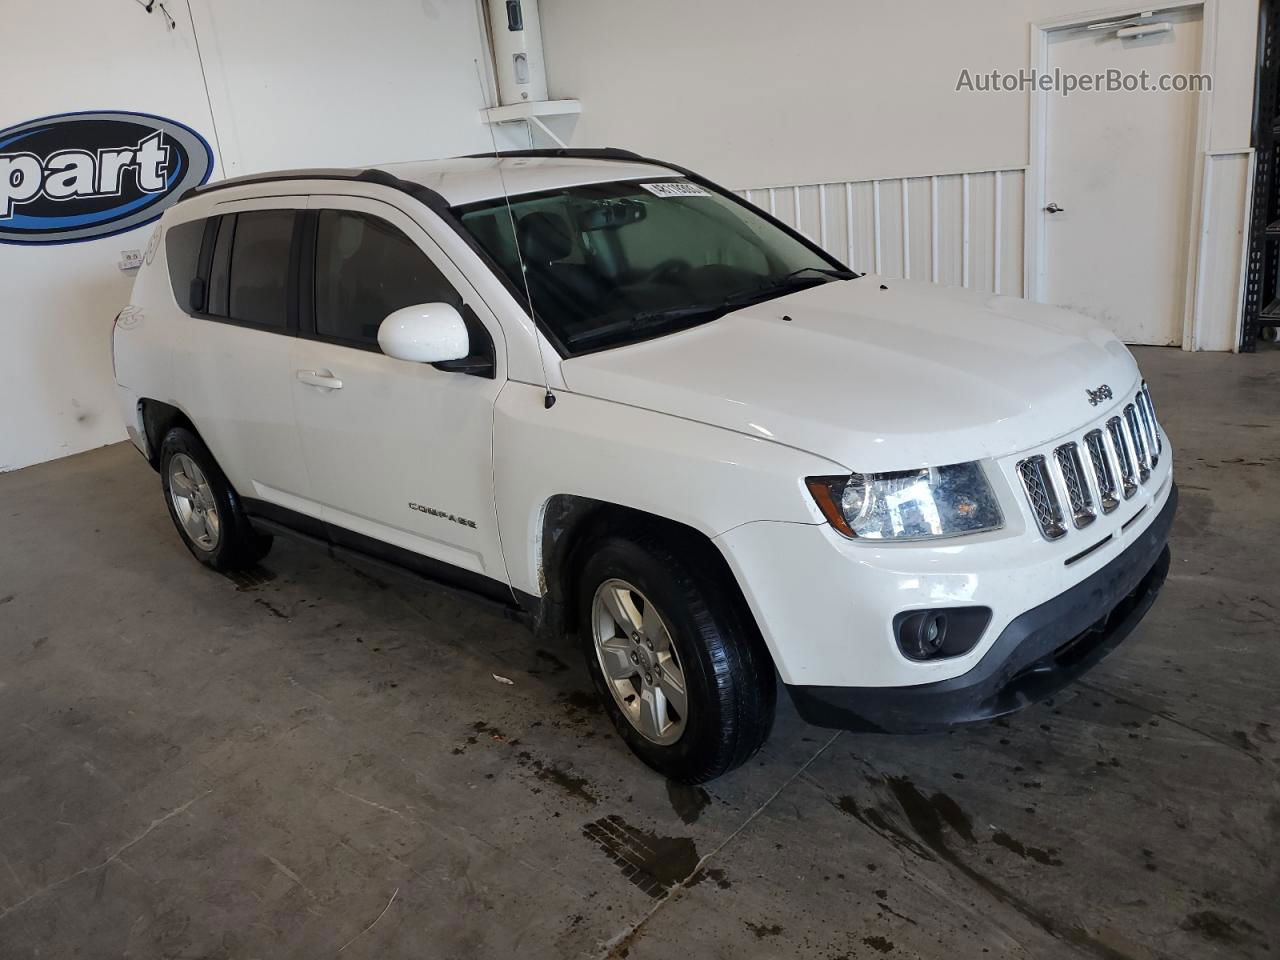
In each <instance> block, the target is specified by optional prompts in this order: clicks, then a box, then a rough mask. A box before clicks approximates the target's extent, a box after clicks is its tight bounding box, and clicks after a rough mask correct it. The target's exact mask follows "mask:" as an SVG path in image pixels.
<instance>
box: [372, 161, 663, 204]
mask: <svg viewBox="0 0 1280 960" xmlns="http://www.w3.org/2000/svg"><path fill="white" fill-rule="evenodd" d="M377 169H380V170H385V171H387V172H388V173H390V174H392V175H393V176H397V177H400V178H401V179H402V180H409V181H411V182H413V183H420V184H422V185H423V186H424V187H428V188H430V189H431V190H434V191H435V192H436V193H438V194H440V195H441V196H442V197H444V198H445V199H446V200H448V201H449V205H450V206H454V207H457V206H462V205H464V204H468V203H474V202H476V201H480V200H491V199H494V198H495V197H501V196H502V195H503V194H504V193H505V194H508V195H510V196H513V197H514V196H518V195H520V194H524V193H537V192H538V191H540V190H553V189H555V188H557V187H576V186H580V185H581V184H584V183H603V182H606V181H609V180H642V179H648V178H651V177H662V176H671V175H672V173H673V171H672V170H671V169H670V168H668V167H664V166H662V165H660V164H657V163H645V162H637V161H630V160H596V159H587V158H583V157H497V158H495V157H457V158H454V159H450V160H419V161H413V162H410V163H388V164H380V165H378V168H377Z"/></svg>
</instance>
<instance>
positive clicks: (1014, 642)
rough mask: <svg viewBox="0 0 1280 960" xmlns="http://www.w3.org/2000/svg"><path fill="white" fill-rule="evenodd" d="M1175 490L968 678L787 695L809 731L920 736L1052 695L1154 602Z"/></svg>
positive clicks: (791, 689) (1031, 613)
mask: <svg viewBox="0 0 1280 960" xmlns="http://www.w3.org/2000/svg"><path fill="white" fill-rule="evenodd" d="M1177 503H1178V489H1177V487H1176V486H1175V487H1173V488H1172V489H1171V490H1170V491H1169V499H1168V500H1167V501H1166V502H1165V505H1164V507H1163V508H1162V509H1161V511H1160V515H1159V516H1157V517H1156V518H1155V520H1153V521H1152V522H1151V524H1150V525H1149V526H1148V527H1147V528H1146V529H1145V530H1143V531H1142V532H1141V533H1140V534H1138V535H1137V537H1136V538H1135V539H1134V541H1133V542H1132V543H1130V544H1129V545H1128V546H1127V547H1126V548H1125V550H1124V552H1123V553H1121V554H1120V555H1119V556H1118V557H1116V558H1115V559H1114V560H1112V561H1111V562H1110V563H1108V564H1107V565H1106V566H1105V567H1103V568H1102V569H1101V570H1099V571H1097V572H1096V573H1094V574H1093V575H1091V576H1090V577H1088V578H1087V579H1085V580H1083V581H1081V582H1080V583H1078V584H1076V585H1075V586H1074V587H1072V588H1071V589H1070V590H1068V591H1066V592H1065V593H1062V594H1059V595H1058V596H1056V597H1054V598H1053V599H1052V600H1049V601H1047V602H1045V603H1042V604H1041V605H1040V606H1038V607H1035V608H1033V609H1031V610H1028V611H1027V612H1026V613H1024V614H1022V615H1021V616H1019V617H1017V618H1016V619H1014V620H1013V621H1011V622H1010V623H1009V625H1008V626H1007V627H1005V629H1004V630H1003V631H1002V632H1001V634H1000V636H999V637H997V638H996V641H995V643H993V644H992V645H991V649H990V650H988V651H987V652H986V654H985V655H984V656H983V658H982V659H981V660H980V661H978V663H977V664H976V665H975V666H974V667H973V668H972V669H971V670H969V671H968V672H967V673H963V674H961V675H960V676H958V677H951V678H949V679H947V680H939V681H937V682H935V683H925V684H919V685H916V686H910V687H816V686H790V685H789V686H788V687H787V691H788V693H790V694H791V699H792V700H793V701H794V702H795V705H796V709H797V710H798V711H799V713H800V715H801V716H802V717H803V718H804V719H805V720H806V721H807V722H809V723H812V724H815V725H816V726H821V727H837V728H840V729H844V730H862V731H879V732H883V733H927V732H931V731H937V730H941V729H945V728H946V727H950V726H953V725H955V724H959V723H971V722H974V721H978V720H987V719H990V718H992V717H999V716H1003V715H1005V714H1008V713H1013V712H1014V711H1016V710H1020V709H1022V708H1023V707H1025V706H1028V705H1029V704H1032V703H1035V702H1037V701H1040V700H1043V699H1045V698H1046V697H1049V696H1052V695H1053V694H1054V693H1055V692H1056V691H1058V690H1060V689H1061V688H1062V687H1064V686H1066V685H1067V684H1068V683H1070V682H1071V681H1072V680H1074V679H1076V678H1077V677H1079V676H1080V675H1081V674H1083V673H1084V672H1086V671H1087V670H1089V669H1090V668H1091V667H1093V665H1094V664H1096V663H1097V662H1098V661H1099V660H1101V659H1102V658H1103V657H1105V656H1106V655H1107V654H1108V653H1110V652H1111V651H1112V650H1114V649H1115V648H1116V646H1117V645H1119V643H1120V642H1121V641H1122V640H1124V638H1125V637H1127V636H1128V635H1129V634H1130V633H1131V632H1132V631H1133V628H1134V627H1136V626H1137V625H1138V623H1139V621H1141V620H1142V618H1143V616H1145V615H1146V612H1147V611H1148V610H1149V609H1151V605H1152V604H1153V603H1154V602H1155V599H1156V595H1157V594H1158V593H1159V592H1160V587H1161V586H1162V585H1163V584H1164V580H1165V576H1166V575H1167V574H1168V572H1169V547H1168V541H1169V530H1170V528H1171V527H1172V526H1173V516H1174V512H1175V511H1176V510H1177Z"/></svg>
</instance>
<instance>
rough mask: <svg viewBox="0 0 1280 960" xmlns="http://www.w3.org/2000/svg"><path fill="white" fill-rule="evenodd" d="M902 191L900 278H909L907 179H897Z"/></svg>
mask: <svg viewBox="0 0 1280 960" xmlns="http://www.w3.org/2000/svg"><path fill="white" fill-rule="evenodd" d="M898 188H899V189H900V190H901V191H902V279H904V280H910V279H911V202H910V200H908V199H907V197H908V194H907V181H906V180H905V179H903V180H899V181H898Z"/></svg>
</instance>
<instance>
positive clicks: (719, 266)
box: [456, 179, 854, 355]
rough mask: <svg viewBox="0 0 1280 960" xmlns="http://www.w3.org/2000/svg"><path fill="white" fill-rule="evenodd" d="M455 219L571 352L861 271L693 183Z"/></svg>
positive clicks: (472, 207) (586, 194)
mask: <svg viewBox="0 0 1280 960" xmlns="http://www.w3.org/2000/svg"><path fill="white" fill-rule="evenodd" d="M456 212H457V214H458V215H459V218H460V219H461V221H462V223H463V225H464V226H465V227H466V228H467V229H468V230H469V231H470V232H471V234H472V235H473V236H474V237H475V238H476V239H477V240H478V241H479V243H480V245H481V246H483V247H484V248H485V250H486V251H487V252H488V253H489V255H490V256H491V257H493V259H494V260H495V261H496V262H497V264H498V265H499V267H500V268H501V269H502V270H504V271H505V272H506V273H507V275H508V277H509V278H510V279H511V281H512V283H513V284H514V285H515V287H516V288H517V289H518V290H521V291H523V289H524V282H525V278H526V277H527V281H528V290H529V297H530V299H531V301H532V306H533V311H534V313H535V314H536V315H537V317H538V318H539V320H541V321H542V323H543V324H544V325H545V327H546V328H547V329H548V330H549V332H550V333H551V335H552V336H553V337H554V338H555V339H556V340H558V342H559V344H560V345H561V346H562V348H563V349H564V350H565V352H567V353H569V354H570V355H572V354H575V353H587V352H591V351H594V350H599V349H602V348H605V347H612V346H619V345H622V344H625V343H634V342H636V341H637V340H643V339H648V338H650V337H654V336H660V335H662V334H665V333H671V332H673V331H675V330H680V329H684V328H685V327H689V326H693V325H695V324H698V323H705V322H708V321H710V320H715V319H717V318H718V317H720V316H723V315H724V314H725V313H728V312H730V311H731V310H734V309H737V308H738V307H741V306H746V305H748V304H750V303H755V302H759V301H761V300H766V299H770V298H772V297H775V296H781V295H782V294H784V293H788V292H791V291H793V290H796V289H799V288H801V287H804V286H809V285H812V284H817V283H826V282H830V281H832V280H835V279H848V278H851V277H853V276H854V274H852V273H850V272H848V271H847V270H845V269H844V268H842V267H841V266H840V265H839V264H838V263H837V262H836V261H835V260H833V259H831V258H829V257H827V256H825V255H823V254H821V253H819V252H818V251H816V250H814V249H813V248H812V247H810V246H809V245H807V244H805V243H803V242H801V241H800V240H798V239H796V238H795V237H793V236H791V235H790V234H788V233H787V232H786V231H784V230H782V229H780V228H779V227H777V226H775V225H774V224H772V223H770V222H769V221H768V220H766V219H765V218H764V217H762V216H760V215H759V214H758V213H756V212H755V211H754V210H753V209H752V208H751V207H749V206H747V205H744V204H742V203H739V202H737V201H736V200H734V199H732V198H730V197H727V196H723V195H721V194H719V193H716V192H714V191H712V190H710V189H707V188H703V187H702V186H700V185H698V184H694V183H692V182H690V181H688V180H679V179H669V180H662V181H653V182H613V183H596V184H587V185H583V186H576V187H563V188H559V189H556V190H551V191H546V192H542V193H537V194H526V195H522V196H516V197H512V198H511V200H510V212H508V208H507V201H506V200H505V199H503V198H496V199H494V200H486V201H483V202H481V203H476V204H469V205H467V206H465V207H461V208H458V210H457V211H456ZM513 225H514V232H513ZM517 243H518V244H519V251H520V256H522V257H523V259H524V266H525V271H526V273H525V277H522V276H521V270H520V262H519V259H518V258H517V255H516V245H517Z"/></svg>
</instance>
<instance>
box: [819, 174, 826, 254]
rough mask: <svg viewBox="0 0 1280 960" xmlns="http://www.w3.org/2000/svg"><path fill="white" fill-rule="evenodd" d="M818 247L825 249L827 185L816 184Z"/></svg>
mask: <svg viewBox="0 0 1280 960" xmlns="http://www.w3.org/2000/svg"><path fill="white" fill-rule="evenodd" d="M818 245H819V246H820V247H822V249H823V250H825V249H827V185H826V184H825V183H820V184H818Z"/></svg>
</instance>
